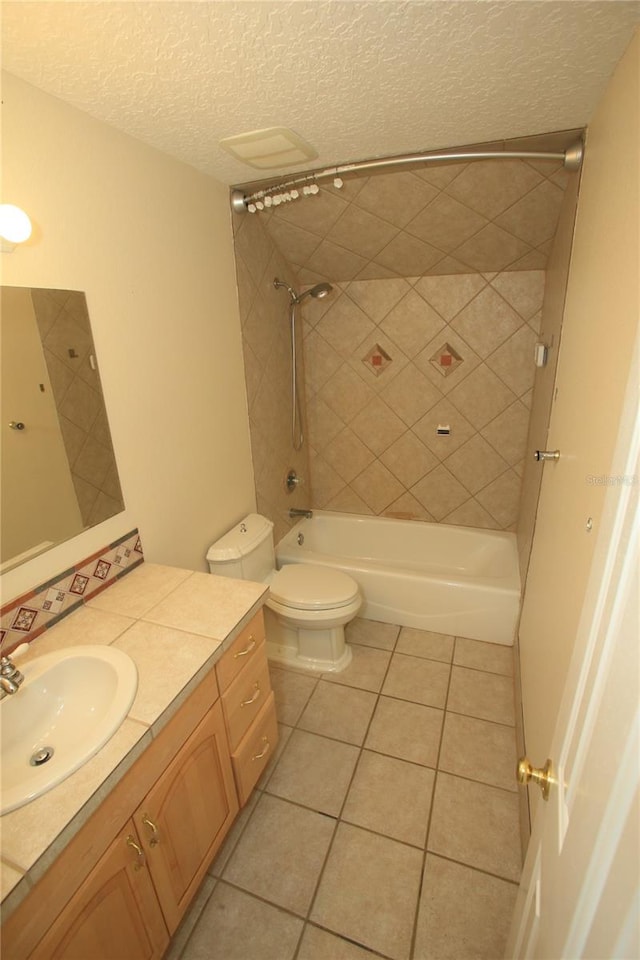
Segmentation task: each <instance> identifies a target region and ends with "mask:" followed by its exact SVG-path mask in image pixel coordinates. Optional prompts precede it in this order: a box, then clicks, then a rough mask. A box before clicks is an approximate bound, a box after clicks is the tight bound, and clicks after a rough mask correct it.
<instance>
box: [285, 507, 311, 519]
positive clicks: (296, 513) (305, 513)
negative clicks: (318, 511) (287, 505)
mask: <svg viewBox="0 0 640 960" xmlns="http://www.w3.org/2000/svg"><path fill="white" fill-rule="evenodd" d="M289 516H290V518H291V519H292V520H293V519H294V518H295V517H306V518H307V520H311V518H312V516H313V510H297V509H296V508H295V507H291V509H290V510H289Z"/></svg>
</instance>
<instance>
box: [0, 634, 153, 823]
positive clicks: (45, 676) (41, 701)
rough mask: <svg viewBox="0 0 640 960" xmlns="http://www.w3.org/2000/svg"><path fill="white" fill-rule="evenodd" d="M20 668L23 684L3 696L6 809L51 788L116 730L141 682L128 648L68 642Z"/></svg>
mask: <svg viewBox="0 0 640 960" xmlns="http://www.w3.org/2000/svg"><path fill="white" fill-rule="evenodd" d="M17 666H18V667H19V669H20V671H21V672H22V673H23V674H24V682H23V684H22V685H21V687H20V688H19V690H18V691H17V693H14V694H10V695H8V696H6V697H4V698H3V699H2V700H0V759H1V761H2V777H1V790H0V813H2V814H4V813H8V812H9V811H10V810H15V809H16V808H17V807H21V806H23V804H25V803H29V801H30V800H33V799H35V797H39V796H40V795H41V794H43V793H46V791H47V790H50V789H51V788H52V787H55V786H56V784H58V783H60V782H61V781H62V780H64V779H66V777H68V776H70V774H72V773H73V772H74V771H75V770H77V769H78V768H79V767H81V766H82V765H83V764H84V763H86V762H87V760H89V759H90V757H92V756H93V755H94V754H96V753H97V752H98V750H99V749H100V748H101V747H102V746H104V744H105V743H106V742H107V740H109V738H110V737H112V736H113V734H114V733H115V732H116V730H117V729H118V727H119V726H120V724H121V723H122V721H123V720H124V718H125V717H126V715H127V713H128V712H129V709H130V707H131V704H132V703H133V699H134V697H135V695H136V690H137V687H138V671H137V670H136V666H135V664H134V662H133V660H132V659H131V657H129V656H127V654H126V653H124V652H123V651H122V650H117V649H115V648H113V647H109V646H78V647H68V648H67V649H65V650H61V651H59V652H56V653H48V654H45V655H44V656H42V657H38V658H37V659H36V660H31V661H30V662H27V663H25V664H24V665H23V664H22V663H20V661H18V663H17Z"/></svg>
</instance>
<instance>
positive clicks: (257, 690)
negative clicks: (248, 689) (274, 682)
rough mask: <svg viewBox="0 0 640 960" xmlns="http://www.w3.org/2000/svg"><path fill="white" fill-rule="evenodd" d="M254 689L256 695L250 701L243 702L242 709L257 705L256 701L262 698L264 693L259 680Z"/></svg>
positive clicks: (241, 703)
mask: <svg viewBox="0 0 640 960" xmlns="http://www.w3.org/2000/svg"><path fill="white" fill-rule="evenodd" d="M254 687H255V690H256V692H255V693H254V695H253V696H252V697H250V698H249V700H242V701H241V702H240V706H241V707H248V706H249V704H251V703H255V702H256V700H257V699H258V697H259V696H260V694H261V693H262V691H261V689H260V683H259V681H258V680H256V682H255V684H254Z"/></svg>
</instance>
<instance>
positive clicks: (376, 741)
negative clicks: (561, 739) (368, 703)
mask: <svg viewBox="0 0 640 960" xmlns="http://www.w3.org/2000/svg"><path fill="white" fill-rule="evenodd" d="M443 717H444V714H443V712H442V710H437V709H436V708H435V707H425V706H424V705H423V704H420V703H409V701H408V700H394V699H393V698H391V697H380V699H379V700H378V704H377V706H376V711H375V713H374V715H373V719H372V721H371V726H370V727H369V733H368V734H367V739H366V741H365V747H368V748H369V749H370V750H377V751H378V752H379V753H386V754H388V755H389V756H391V757H399V758H400V759H401V760H410V761H411V762H412V763H422V764H424V766H427V767H435V765H436V761H437V759H438V749H439V746H440V735H441V732H442V720H443Z"/></svg>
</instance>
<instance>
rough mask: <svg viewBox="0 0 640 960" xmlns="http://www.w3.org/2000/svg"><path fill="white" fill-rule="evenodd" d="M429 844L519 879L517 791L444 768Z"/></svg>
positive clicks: (473, 864)
mask: <svg viewBox="0 0 640 960" xmlns="http://www.w3.org/2000/svg"><path fill="white" fill-rule="evenodd" d="M427 846H428V849H429V850H430V851H431V852H432V853H439V854H441V855H442V856H443V857H448V858H449V859H451V860H458V861H460V863H465V864H467V865H468V866H470V867H477V868H478V869H480V870H486V871H487V872H488V873H494V874H496V875H497V876H498V877H503V878H504V879H505V880H515V881H518V880H519V879H520V869H521V852H520V820H519V812H518V797H517V795H516V794H513V793H509V792H508V791H507V790H500V789H498V788H497V787H489V786H487V785H486V784H484V783H474V782H473V781H471V780H464V779H463V778H462V777H453V776H450V775H449V774H448V773H438V776H437V779H436V789H435V795H434V800H433V813H432V817H431V826H430V828H429V838H428V843H427Z"/></svg>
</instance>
